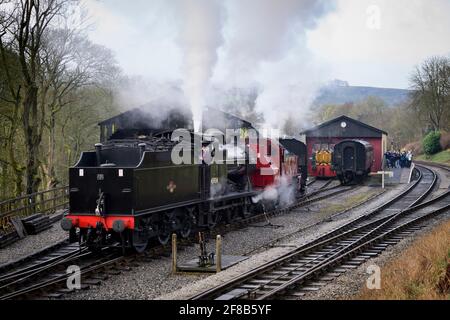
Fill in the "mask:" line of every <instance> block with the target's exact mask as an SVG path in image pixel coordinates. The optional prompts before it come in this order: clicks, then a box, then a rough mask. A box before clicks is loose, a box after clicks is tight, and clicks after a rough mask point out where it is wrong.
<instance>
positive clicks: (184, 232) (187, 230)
mask: <svg viewBox="0 0 450 320" xmlns="http://www.w3.org/2000/svg"><path fill="white" fill-rule="evenodd" d="M193 226H194V221H193V218H192V216H191V214H187V215H186V216H185V217H184V218H183V219H182V221H181V229H180V236H181V237H182V238H183V239H187V238H189V236H190V235H191V232H192V227H193Z"/></svg>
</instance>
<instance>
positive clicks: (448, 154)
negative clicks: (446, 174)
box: [416, 149, 450, 164]
mask: <svg viewBox="0 0 450 320" xmlns="http://www.w3.org/2000/svg"><path fill="white" fill-rule="evenodd" d="M416 159H417V160H422V161H431V162H438V163H443V164H450V149H448V150H445V151H442V152H439V153H436V154H434V155H432V156H427V155H424V154H423V155H420V156H417V157H416Z"/></svg>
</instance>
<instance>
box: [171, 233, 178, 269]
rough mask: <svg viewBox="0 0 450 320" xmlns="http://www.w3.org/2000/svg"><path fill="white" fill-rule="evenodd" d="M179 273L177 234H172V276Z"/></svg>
mask: <svg viewBox="0 0 450 320" xmlns="http://www.w3.org/2000/svg"><path fill="white" fill-rule="evenodd" d="M177 272H178V266H177V234H176V233H174V234H172V274H176V273H177Z"/></svg>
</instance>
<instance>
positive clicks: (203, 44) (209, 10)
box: [178, 0, 223, 131]
mask: <svg viewBox="0 0 450 320" xmlns="http://www.w3.org/2000/svg"><path fill="white" fill-rule="evenodd" d="M222 11H223V8H222V6H221V5H220V4H219V0H181V1H179V2H178V15H179V17H180V21H181V25H180V35H179V38H180V39H179V43H180V46H181V48H182V50H183V53H184V64H183V68H184V70H183V74H184V77H183V81H184V84H183V89H184V92H185V95H186V98H187V100H188V103H189V104H190V106H191V109H192V113H193V120H194V129H195V130H196V131H200V130H201V128H200V126H201V121H202V109H203V107H204V106H205V103H206V95H207V92H208V90H209V87H210V83H209V82H210V78H211V76H212V74H213V70H214V66H215V65H216V62H217V50H218V48H219V47H220V45H221V44H222Z"/></svg>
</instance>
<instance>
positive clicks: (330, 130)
mask: <svg viewBox="0 0 450 320" xmlns="http://www.w3.org/2000/svg"><path fill="white" fill-rule="evenodd" d="M342 122H345V123H346V124H347V126H346V127H345V128H343V127H342V126H341V124H342ZM300 134H304V135H306V136H308V137H319V138H320V137H342V138H377V137H381V136H382V135H383V134H385V135H387V134H388V133H387V132H386V131H383V130H381V129H378V128H375V127H372V126H370V125H368V124H366V123H364V122H361V121H359V120H356V119H353V118H350V117H347V116H344V115H343V116H340V117H337V118H335V119H332V120H329V121H326V122H324V123H322V124H320V125H318V126H316V127H313V128H310V129H308V130H305V131H303V132H301V133H300Z"/></svg>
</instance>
